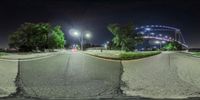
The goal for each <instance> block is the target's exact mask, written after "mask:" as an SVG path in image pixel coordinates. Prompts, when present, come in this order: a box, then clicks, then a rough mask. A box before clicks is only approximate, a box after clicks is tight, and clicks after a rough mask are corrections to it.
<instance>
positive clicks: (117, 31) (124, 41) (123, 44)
mask: <svg viewBox="0 0 200 100" xmlns="http://www.w3.org/2000/svg"><path fill="white" fill-rule="evenodd" d="M107 28H108V30H109V31H110V32H111V33H112V34H113V35H114V37H113V39H112V41H113V43H114V44H115V45H116V46H117V47H120V48H121V50H125V51H130V50H133V49H134V48H135V46H136V45H137V44H138V43H141V42H142V41H143V39H142V38H141V36H140V35H139V34H137V32H136V31H135V28H134V26H133V24H127V25H124V26H122V25H119V24H110V25H108V27H107Z"/></svg>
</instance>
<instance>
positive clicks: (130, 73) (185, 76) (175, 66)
mask: <svg viewBox="0 0 200 100" xmlns="http://www.w3.org/2000/svg"><path fill="white" fill-rule="evenodd" d="M122 63H123V68H124V73H123V75H122V80H123V81H124V82H125V84H126V85H125V86H124V87H122V90H123V93H124V94H126V95H128V96H142V97H151V98H187V97H199V96H200V77H199V76H200V73H199V72H200V59H199V58H194V57H191V56H188V55H185V54H183V53H176V52H164V53H162V54H160V55H157V56H153V57H149V58H144V59H140V60H133V61H123V62H122Z"/></svg>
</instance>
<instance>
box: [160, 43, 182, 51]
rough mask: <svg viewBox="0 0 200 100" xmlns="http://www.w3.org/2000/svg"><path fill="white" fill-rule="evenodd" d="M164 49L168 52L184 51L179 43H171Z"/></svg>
mask: <svg viewBox="0 0 200 100" xmlns="http://www.w3.org/2000/svg"><path fill="white" fill-rule="evenodd" d="M163 49H165V50H168V51H174V50H182V46H181V45H180V44H179V43H178V42H169V43H167V44H166V45H165V46H164V47H163Z"/></svg>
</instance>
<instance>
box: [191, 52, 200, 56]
mask: <svg viewBox="0 0 200 100" xmlns="http://www.w3.org/2000/svg"><path fill="white" fill-rule="evenodd" d="M192 55H194V56H198V57H200V52H193V54H192Z"/></svg>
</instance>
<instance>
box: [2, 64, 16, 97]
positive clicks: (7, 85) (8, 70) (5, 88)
mask: <svg viewBox="0 0 200 100" xmlns="http://www.w3.org/2000/svg"><path fill="white" fill-rule="evenodd" d="M17 71H18V68H17V62H16V61H5V60H0V97H4V96H9V95H10V94H12V93H15V92H16V85H15V78H16V76H17Z"/></svg>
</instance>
